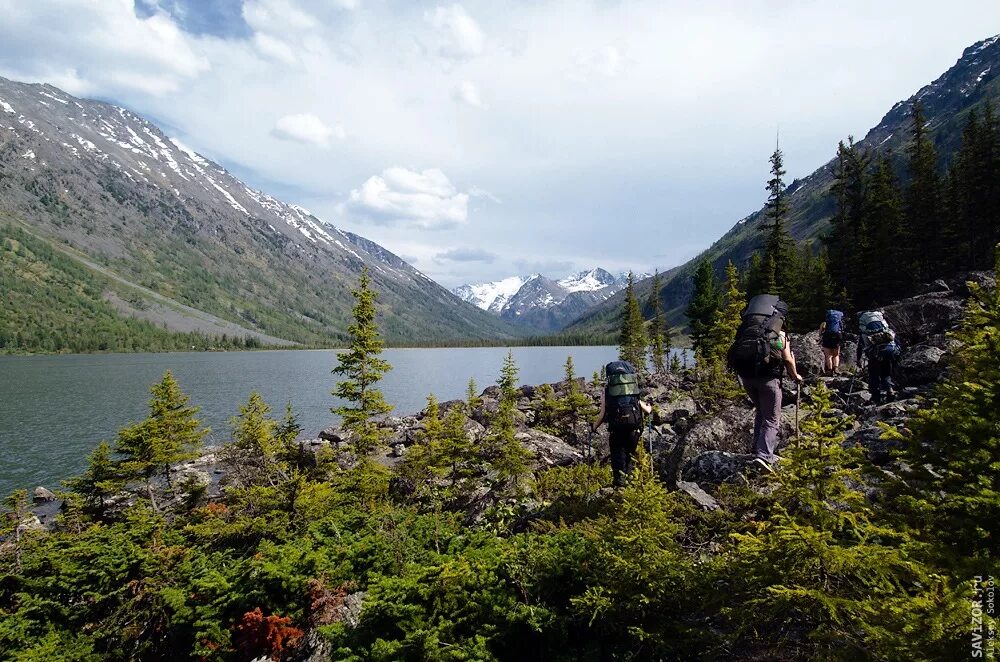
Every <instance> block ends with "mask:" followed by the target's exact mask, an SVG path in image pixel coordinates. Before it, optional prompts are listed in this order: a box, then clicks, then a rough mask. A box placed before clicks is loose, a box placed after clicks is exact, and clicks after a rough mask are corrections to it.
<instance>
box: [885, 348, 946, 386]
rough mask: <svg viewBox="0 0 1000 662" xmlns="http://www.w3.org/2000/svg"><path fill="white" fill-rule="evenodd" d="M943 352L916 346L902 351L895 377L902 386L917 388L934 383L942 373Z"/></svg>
mask: <svg viewBox="0 0 1000 662" xmlns="http://www.w3.org/2000/svg"><path fill="white" fill-rule="evenodd" d="M944 354H945V353H944V350H942V349H940V348H938V347H933V346H930V345H917V346H916V347H911V348H909V349H906V350H904V351H903V353H902V356H901V357H900V360H899V366H898V368H897V371H896V375H897V377H898V379H899V383H900V384H901V385H904V386H919V385H921V384H929V383H931V382H936V381H937V380H938V378H939V377H940V376H941V373H943V372H944V362H943V361H942V360H941V359H942V357H943V356H944Z"/></svg>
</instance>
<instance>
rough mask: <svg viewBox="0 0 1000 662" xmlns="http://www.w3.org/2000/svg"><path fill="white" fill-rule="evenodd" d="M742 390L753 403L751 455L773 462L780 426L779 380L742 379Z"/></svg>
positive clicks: (771, 378) (770, 378) (766, 378)
mask: <svg viewBox="0 0 1000 662" xmlns="http://www.w3.org/2000/svg"><path fill="white" fill-rule="evenodd" d="M743 389H744V390H745V391H746V392H747V395H749V396H750V399H751V400H752V401H753V406H754V409H755V411H756V416H755V417H754V421H753V454H754V455H756V456H757V457H759V458H761V459H762V460H765V461H767V462H774V461H775V460H776V459H777V458H776V457H775V455H774V451H775V449H776V448H777V447H778V426H779V425H780V424H781V380H780V379H778V378H777V377H744V378H743Z"/></svg>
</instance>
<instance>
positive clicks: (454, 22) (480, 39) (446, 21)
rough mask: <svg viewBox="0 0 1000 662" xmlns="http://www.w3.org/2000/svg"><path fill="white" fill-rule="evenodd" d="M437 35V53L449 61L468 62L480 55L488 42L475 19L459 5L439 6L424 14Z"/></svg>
mask: <svg viewBox="0 0 1000 662" xmlns="http://www.w3.org/2000/svg"><path fill="white" fill-rule="evenodd" d="M424 19H425V20H426V21H427V22H428V23H430V24H431V27H433V28H434V30H435V35H436V39H437V41H436V49H435V50H436V52H437V54H438V55H440V56H441V57H444V58H447V59H449V60H468V59H471V58H474V57H476V56H477V55H480V54H481V53H482V52H483V46H484V43H485V41H486V38H485V36H484V35H483V31H482V30H481V29H480V28H479V24H478V23H476V21H475V19H473V18H472V17H471V16H469V14H468V12H466V11H465V9H464V8H463V7H462V6H461V5H458V4H454V5H451V6H449V7H445V6H443V5H438V6H437V7H435V8H434V10H433V11H427V12H425V13H424Z"/></svg>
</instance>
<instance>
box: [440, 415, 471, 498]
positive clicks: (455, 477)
mask: <svg viewBox="0 0 1000 662" xmlns="http://www.w3.org/2000/svg"><path fill="white" fill-rule="evenodd" d="M465 423H466V417H465V412H463V411H462V408H461V407H452V408H451V409H450V410H448V414H447V415H446V416H445V418H444V423H443V425H442V429H441V455H440V457H441V461H442V462H443V463H444V464H445V466H446V470H445V473H444V476H445V477H446V478H447V479H448V482H449V497H450V498H451V499H452V500H454V499H456V498H460V497H461V496H462V495H463V494H464V492H465V485H464V482H465V481H466V479H467V478H469V477H471V476H472V475H474V473H475V467H473V466H471V463H472V461H473V460H474V459H475V447H474V446H473V444H472V440H471V439H469V433H468V432H466V430H465Z"/></svg>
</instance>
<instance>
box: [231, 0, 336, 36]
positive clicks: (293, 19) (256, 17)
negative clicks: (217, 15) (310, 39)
mask: <svg viewBox="0 0 1000 662" xmlns="http://www.w3.org/2000/svg"><path fill="white" fill-rule="evenodd" d="M243 20H244V21H246V22H247V25H249V26H250V27H251V28H253V29H254V30H256V31H264V32H272V33H273V32H294V31H304V30H312V29H315V28H317V27H319V22H318V21H317V20H316V18H315V17H314V16H313V15H312V14H310V13H308V12H306V11H305V10H303V9H302V8H300V7H299V6H298V3H297V2H295V1H294V0H247V2H246V3H245V4H244V5H243Z"/></svg>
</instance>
